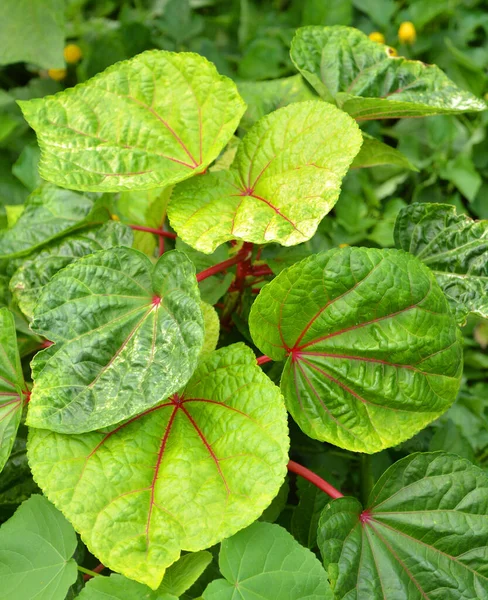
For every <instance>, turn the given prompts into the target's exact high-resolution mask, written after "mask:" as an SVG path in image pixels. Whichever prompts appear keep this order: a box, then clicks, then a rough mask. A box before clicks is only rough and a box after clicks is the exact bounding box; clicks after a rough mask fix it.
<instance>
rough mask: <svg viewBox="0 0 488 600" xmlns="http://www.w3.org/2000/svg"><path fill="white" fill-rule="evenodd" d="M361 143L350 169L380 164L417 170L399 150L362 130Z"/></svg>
mask: <svg viewBox="0 0 488 600" xmlns="http://www.w3.org/2000/svg"><path fill="white" fill-rule="evenodd" d="M362 134H363V145H362V146H361V150H360V151H359V154H357V155H356V158H355V159H354V160H353V161H352V165H351V169H365V168H367V167H377V166H380V165H395V166H397V167H402V168H403V169H410V170H411V171H418V169H417V167H415V166H414V165H413V164H412V163H411V162H410V161H409V160H408V158H407V157H406V156H405V155H404V154H402V153H401V152H399V151H398V150H397V149H396V148H392V147H391V146H388V144H385V143H384V142H380V140H377V139H376V138H374V137H372V136H371V135H368V134H367V133H364V131H363V132H362Z"/></svg>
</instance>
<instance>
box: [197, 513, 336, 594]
mask: <svg viewBox="0 0 488 600" xmlns="http://www.w3.org/2000/svg"><path fill="white" fill-rule="evenodd" d="M219 566H220V570H221V572H222V575H223V576H224V577H225V579H217V580H216V581H213V582H212V583H211V584H210V585H209V586H208V587H207V589H206V590H205V592H204V593H203V600H232V599H233V598H236V595H235V594H236V593H237V594H239V598H242V599H243V600H255V599H257V598H265V599H266V600H332V592H331V590H330V587H329V583H328V581H327V574H326V573H325V571H324V570H323V568H322V566H321V564H320V563H319V561H318V560H317V558H316V557H315V556H314V554H313V553H312V552H310V550H308V549H307V548H304V547H303V546H300V544H299V543H298V542H297V541H296V540H295V539H294V538H293V536H292V535H290V534H289V533H288V532H287V531H286V529H283V528H282V527H280V526H279V525H272V524H271V523H254V524H253V525H251V526H250V527H248V528H247V529H244V531H240V532H239V533H237V534H236V535H234V536H233V537H231V538H230V539H228V540H224V541H223V542H222V546H221V549H220V555H219Z"/></svg>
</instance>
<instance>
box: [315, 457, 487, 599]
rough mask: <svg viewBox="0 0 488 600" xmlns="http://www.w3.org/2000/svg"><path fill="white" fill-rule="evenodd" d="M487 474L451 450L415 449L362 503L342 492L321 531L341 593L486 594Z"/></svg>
mask: <svg viewBox="0 0 488 600" xmlns="http://www.w3.org/2000/svg"><path fill="white" fill-rule="evenodd" d="M487 505H488V477H487V476H486V474H485V473H484V472H483V471H481V469H478V467H475V466H474V465H472V464H471V463H470V462H469V461H467V460H466V459H464V458H460V457H459V456H455V455H454V454H444V453H442V452H433V453H428V454H411V455H410V456H407V457H406V458H404V459H402V460H400V461H398V462H397V463H396V464H394V465H393V466H392V467H390V468H389V469H388V470H387V471H386V472H385V473H384V474H383V476H382V477H381V478H380V479H379V480H378V482H377V483H376V485H375V486H374V488H373V491H372V492H371V495H370V497H369V500H368V507H367V508H366V509H365V510H363V508H362V507H361V504H360V503H359V502H358V500H356V499H355V498H339V499H338V500H333V501H332V502H331V503H330V504H328V505H327V506H326V507H325V509H324V511H323V513H322V516H321V519H320V523H319V529H318V537H319V546H320V549H321V552H322V557H323V559H324V564H325V566H326V568H327V569H328V571H329V578H330V580H331V582H332V587H333V589H334V594H335V596H334V597H335V598H336V600H341V599H343V598H344V599H345V598H347V599H348V600H353V599H357V600H361V599H362V598H367V599H368V600H400V599H402V600H426V599H427V598H429V599H432V600H434V599H439V600H441V599H442V600H460V599H461V598H466V599H468V598H473V599H474V598H479V599H486V598H488V567H487V565H488V560H487V557H488V516H487Z"/></svg>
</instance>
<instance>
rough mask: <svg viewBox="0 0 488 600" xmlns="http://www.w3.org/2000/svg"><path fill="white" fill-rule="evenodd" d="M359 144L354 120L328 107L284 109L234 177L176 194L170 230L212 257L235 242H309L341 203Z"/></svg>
mask: <svg viewBox="0 0 488 600" xmlns="http://www.w3.org/2000/svg"><path fill="white" fill-rule="evenodd" d="M361 142H362V137H361V133H360V131H359V129H358V127H357V125H356V124H355V123H354V121H353V120H352V119H350V118H349V117H348V116H347V115H345V114H344V113H343V112H341V111H338V110H336V109H335V108H334V107H332V106H330V105H328V104H324V103H319V102H314V101H311V102H299V103H296V104H291V105H290V106H287V107H285V108H281V109H279V110H277V111H275V112H273V113H272V114H270V115H267V116H265V117H264V118H262V119H261V120H260V121H259V122H258V123H256V125H255V126H254V127H253V128H252V129H251V130H250V131H249V133H248V134H247V135H246V136H245V138H244V139H243V141H242V142H241V144H239V147H238V149H237V153H236V157H235V159H234V162H233V163H232V166H231V168H230V170H229V171H219V172H217V173H210V174H207V175H204V176H202V177H197V178H194V179H192V180H189V181H186V182H184V183H182V184H180V185H178V186H176V187H175V190H174V192H173V195H172V196H171V201H170V205H169V207H168V215H169V218H170V220H171V224H172V226H173V228H174V229H175V230H176V232H177V233H178V235H180V236H181V237H182V238H183V240H184V241H185V242H187V243H188V244H190V245H191V246H193V247H194V248H196V249H197V250H200V251H201V252H206V253H210V252H213V251H214V250H215V248H216V247H217V246H218V245H220V244H222V243H223V242H226V241H227V240H230V239H241V240H244V241H247V242H255V243H258V244H265V243H268V242H279V243H280V244H282V245H284V246H293V245H295V244H298V243H299V242H303V241H305V240H308V239H309V238H310V237H312V235H313V234H314V233H315V230H316V229H317V226H318V224H319V222H320V220H321V219H322V217H323V216H324V215H326V214H327V213H328V212H329V211H330V210H331V208H332V207H333V206H334V204H335V203H336V202H337V199H338V197H339V192H340V187H341V182H342V178H343V177H344V175H345V174H346V172H347V170H348V168H349V165H350V164H351V162H352V159H353V158H354V156H355V155H356V154H357V153H358V151H359V148H360V146H361Z"/></svg>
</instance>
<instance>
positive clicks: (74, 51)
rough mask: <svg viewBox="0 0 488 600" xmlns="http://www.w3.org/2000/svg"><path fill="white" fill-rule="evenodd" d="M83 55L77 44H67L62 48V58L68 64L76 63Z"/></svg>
mask: <svg viewBox="0 0 488 600" xmlns="http://www.w3.org/2000/svg"><path fill="white" fill-rule="evenodd" d="M82 56H83V54H82V52H81V48H80V47H79V46H78V45H77V44H68V45H67V46H65V48H64V60H65V61H66V62H67V63H68V64H69V65H71V64H73V63H77V62H78V61H79V60H80V59H81V57H82Z"/></svg>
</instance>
